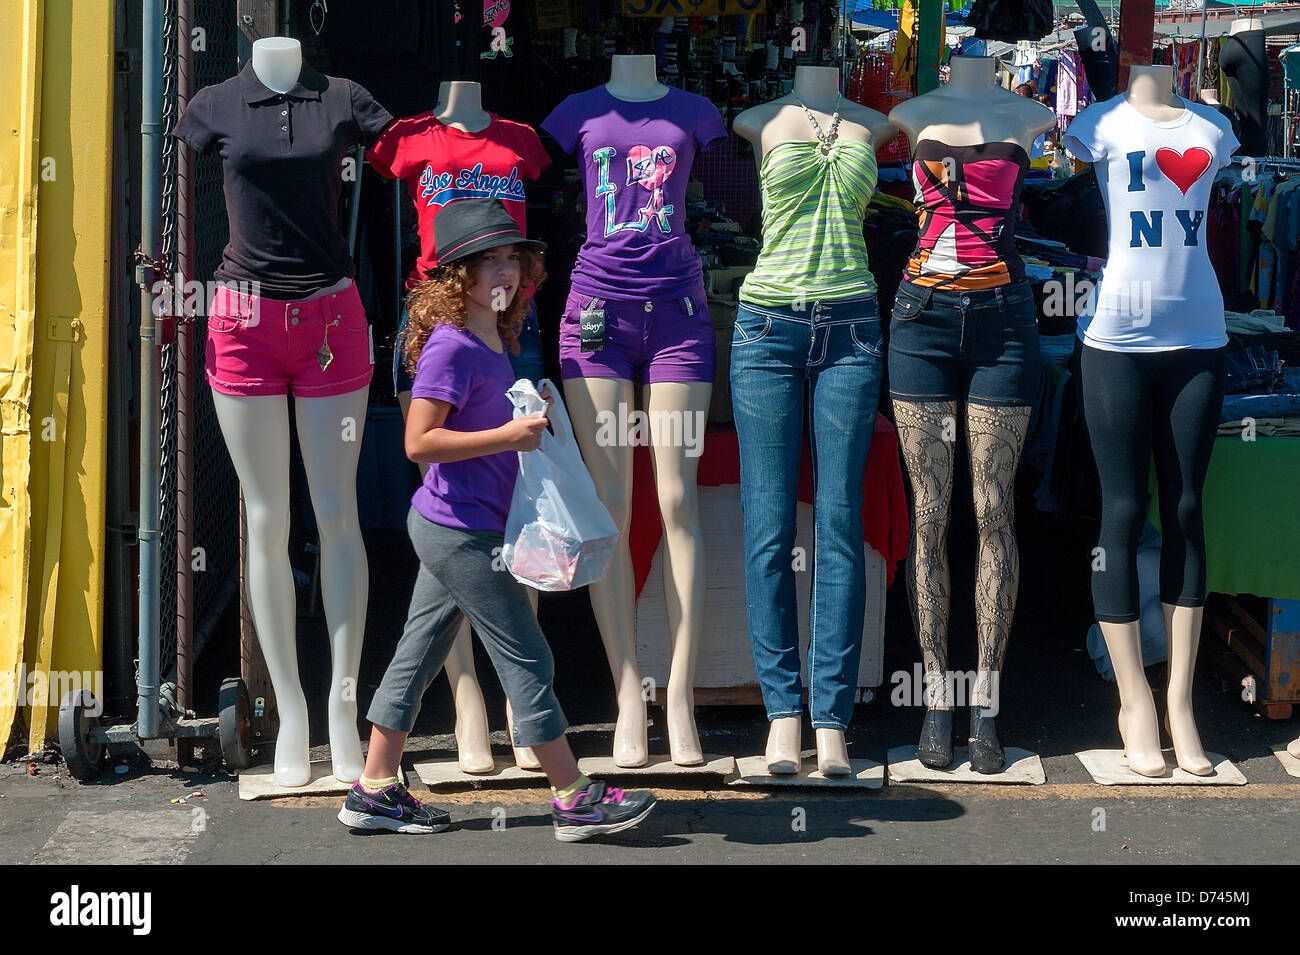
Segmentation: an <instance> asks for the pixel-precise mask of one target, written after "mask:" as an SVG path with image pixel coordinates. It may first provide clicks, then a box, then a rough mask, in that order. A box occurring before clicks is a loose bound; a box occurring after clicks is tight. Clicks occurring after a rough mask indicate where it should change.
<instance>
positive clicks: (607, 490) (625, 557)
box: [564, 378, 649, 767]
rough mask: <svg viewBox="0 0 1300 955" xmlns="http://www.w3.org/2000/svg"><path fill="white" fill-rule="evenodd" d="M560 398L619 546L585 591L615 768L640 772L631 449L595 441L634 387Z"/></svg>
mask: <svg viewBox="0 0 1300 955" xmlns="http://www.w3.org/2000/svg"><path fill="white" fill-rule="evenodd" d="M564 396H565V403H566V404H567V405H568V409H569V415H570V417H571V420H572V422H573V431H574V434H575V435H576V436H577V438H578V447H579V448H580V449H581V450H582V459H583V461H584V462H585V463H586V465H587V470H588V471H590V472H591V480H592V482H593V483H594V484H595V486H596V494H597V496H599V498H600V500H601V503H603V504H604V505H605V508H606V509H607V510H608V511H609V516H610V517H611V518H613V520H614V526H616V527H617V528H618V530H619V544H618V547H617V548H616V549H615V551H614V559H613V561H612V562H611V564H610V567H609V572H608V573H606V574H605V576H604V577H603V578H602V579H601V580H599V581H597V582H596V583H594V584H592V585H591V586H590V587H588V588H587V589H588V592H589V593H590V595H591V609H592V612H593V613H594V615H595V617H596V625H597V626H598V627H600V638H601V641H602V642H603V643H604V644H605V655H606V656H607V657H608V658H609V669H610V673H611V674H612V675H613V677H614V689H615V692H616V694H617V696H618V723H617V724H616V725H615V728H614V763H615V765H617V766H623V767H633V766H644V765H645V764H646V761H647V760H648V758H649V743H648V736H647V730H646V708H645V699H644V698H643V697H642V694H641V674H640V671H639V669H638V667H637V662H636V580H635V578H634V576H633V574H632V554H631V551H629V550H628V544H627V532H628V528H629V527H630V526H631V522H632V447H631V446H630V445H629V444H628V443H627V441H626V440H624V441H622V442H619V443H616V444H614V445H612V446H610V447H602V446H601V444H600V443H598V442H597V441H596V434H597V427H598V422H597V419H596V416H597V414H598V413H599V412H601V411H607V412H609V413H610V414H614V415H616V416H617V415H618V410H619V408H618V406H619V404H620V403H621V404H623V406H624V408H625V411H626V414H627V415H629V416H630V415H631V413H632V406H633V389H632V382H630V381H626V380H624V379H622V378H567V379H565V382H564ZM616 420H618V419H617V418H616Z"/></svg>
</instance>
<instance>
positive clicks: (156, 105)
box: [136, 0, 163, 739]
mask: <svg viewBox="0 0 1300 955" xmlns="http://www.w3.org/2000/svg"><path fill="white" fill-rule="evenodd" d="M142 4H143V19H142V28H143V30H144V36H143V43H142V44H141V50H142V56H141V70H140V100H141V110H140V137H141V138H140V246H141V249H142V251H143V253H144V258H145V259H146V260H147V261H145V262H139V263H137V264H136V283H137V284H138V285H139V287H140V530H139V541H140V633H139V644H140V646H139V651H140V660H139V664H138V672H137V674H136V699H137V706H138V709H139V723H138V725H137V727H136V732H137V734H138V735H139V736H140V738H141V739H153V738H155V737H157V735H158V381H159V368H158V345H157V333H158V323H157V321H156V319H155V318H154V313H153V293H152V289H151V285H152V282H153V278H154V274H155V273H154V266H153V263H154V262H156V261H157V259H158V226H159V221H160V218H161V216H160V214H159V213H160V210H159V206H158V200H159V186H160V177H161V173H162V164H161V160H162V153H161V148H160V147H161V142H160V139H161V136H162V29H163V18H162V0H142Z"/></svg>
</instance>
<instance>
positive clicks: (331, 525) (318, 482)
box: [212, 37, 369, 786]
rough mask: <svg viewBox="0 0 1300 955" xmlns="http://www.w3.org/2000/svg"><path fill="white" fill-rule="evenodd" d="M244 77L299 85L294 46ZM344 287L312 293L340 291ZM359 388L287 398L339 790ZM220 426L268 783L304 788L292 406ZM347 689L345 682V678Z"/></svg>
mask: <svg viewBox="0 0 1300 955" xmlns="http://www.w3.org/2000/svg"><path fill="white" fill-rule="evenodd" d="M252 66H253V72H254V73H256V74H257V78H258V79H259V80H260V81H261V82H262V83H263V85H265V86H266V87H267V88H268V89H271V90H274V91H275V92H277V93H284V92H287V91H288V90H290V89H292V88H293V86H294V84H295V83H297V82H298V75H299V73H300V72H301V71H302V47H301V46H300V45H299V43H298V41H297V40H293V39H289V38H286V37H270V38H267V39H262V40H257V41H255V42H254V43H253V57H252ZM351 281H352V280H351V279H343V280H341V281H340V282H339V283H337V284H336V285H335V286H332V287H331V288H328V289H324V290H323V291H321V292H319V293H317V294H318V296H319V295H326V294H329V293H330V292H333V291H337V290H338V289H339V288H346V287H347V286H348V285H349V284H351ZM368 396H369V389H368V388H359V389H357V390H356V391H353V392H350V393H348V394H345V395H337V396H334V397H328V398H295V399H294V410H295V413H296V418H297V424H298V441H299V444H300V445H301V447H302V458H303V464H304V466H305V468H306V471H307V483H308V485H309V487H310V490H311V502H312V509H313V510H314V511H315V514H316V522H317V525H318V530H319V532H320V544H321V598H322V600H323V601H324V604H325V619H326V621H327V623H328V627H329V634H330V656H331V677H330V693H329V738H330V756H331V759H332V762H333V770H334V775H335V776H336V777H337V778H338V779H340V780H342V781H344V782H354V781H355V780H357V779H359V778H360V777H361V770H362V767H363V760H362V758H361V741H360V738H359V737H358V735H357V704H356V693H355V687H356V681H357V671H358V669H359V667H360V665H361V640H362V636H363V633H364V630H365V620H366V597H367V594H368V591H369V576H368V569H367V568H368V565H367V563H366V551H365V546H364V545H363V543H362V540H361V525H360V522H359V520H358V518H357V491H356V473H357V459H358V456H359V454H360V450H361V442H360V441H345V440H342V437H341V436H342V433H343V429H342V427H341V422H343V421H344V420H346V419H351V420H352V421H354V422H355V421H363V420H365V414H366V401H367V398H368ZM212 400H213V403H214V405H215V407H216V412H217V420H218V422H219V423H220V425H221V433H222V435H223V436H224V437H225V440H226V446H227V447H228V448H229V450H230V457H231V459H232V460H233V462H234V465H235V472H236V473H237V474H238V475H239V483H240V486H241V487H242V489H243V492H244V503H245V506H246V510H247V514H248V566H247V569H246V573H245V587H246V588H247V591H248V598H249V603H250V605H251V607H252V612H253V622H254V625H255V626H256V628H257V639H258V643H259V644H260V646H261V648H262V655H263V656H264V657H265V658H266V667H267V670H268V671H269V674H270V677H271V685H272V686H273V687H274V689H275V697H276V705H277V707H278V709H279V715H280V733H279V737H278V738H277V739H276V745H275V781H276V782H277V783H279V784H280V785H281V786H303V785H306V783H307V782H308V780H309V779H310V775H311V773H310V765H309V761H308V729H307V700H306V697H305V696H304V695H303V692H302V684H301V683H300V682H299V678H298V654H297V615H296V609H295V600H294V585H293V576H292V574H291V572H290V569H289V557H288V553H287V546H288V539H289V410H288V399H287V397H285V396H282V395H277V396H261V397H234V396H232V395H225V394H220V393H218V392H215V391H214V392H213V394H212ZM349 681H350V682H349Z"/></svg>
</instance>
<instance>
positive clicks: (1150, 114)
mask: <svg viewBox="0 0 1300 955" xmlns="http://www.w3.org/2000/svg"><path fill="white" fill-rule="evenodd" d="M1125 99H1126V100H1127V101H1128V103H1129V104H1130V105H1131V106H1132V107H1133V108H1134V109H1136V110H1137V111H1138V112H1140V113H1141V114H1142V115H1143V116H1146V117H1147V118H1148V119H1152V120H1155V121H1156V122H1162V123H1163V122H1169V121H1171V120H1174V119H1177V118H1178V116H1179V114H1181V113H1182V112H1183V110H1184V109H1186V106H1185V105H1183V101H1182V99H1181V98H1180V97H1177V96H1175V95H1174V71H1173V67H1169V66H1133V67H1131V68H1130V71H1129V85H1128V92H1127V93H1126V94H1125ZM1173 104H1177V105H1173ZM1104 506H1105V504H1104V502H1103V507H1104ZM1161 606H1162V608H1163V610H1164V616H1165V633H1166V634H1167V635H1168V641H1169V688H1168V693H1167V700H1168V713H1167V714H1166V718H1165V728H1166V729H1167V730H1168V731H1169V735H1170V736H1171V737H1172V738H1173V743H1174V754H1175V756H1176V757H1177V760H1178V766H1179V768H1181V769H1183V770H1186V771H1187V772H1189V773H1192V774H1194V775H1196V776H1208V775H1210V774H1212V773H1213V772H1214V767H1213V766H1212V765H1211V764H1210V761H1209V759H1208V758H1207V757H1206V755H1205V750H1204V749H1202V747H1201V738H1200V735H1199V734H1198V733H1197V730H1196V721H1195V719H1194V717H1193V715H1192V678H1193V676H1194V674H1195V671H1196V650H1197V647H1198V645H1199V644H1200V639H1201V617H1202V615H1203V612H1204V608H1203V607H1178V606H1174V605H1172V604H1162V605H1161ZM1099 626H1100V627H1101V633H1102V636H1103V637H1104V638H1105V640H1106V649H1107V650H1108V651H1109V652H1110V659H1111V663H1112V665H1113V666H1114V668H1115V682H1116V684H1117V686H1118V687H1119V732H1120V738H1121V739H1122V740H1123V742H1124V756H1125V758H1126V759H1127V760H1128V765H1129V769H1131V770H1133V772H1135V773H1138V774H1139V775H1142V776H1163V775H1164V772H1165V758H1164V755H1163V754H1162V753H1161V751H1160V727H1159V725H1158V723H1157V720H1156V705H1155V700H1154V698H1153V697H1152V695H1151V687H1150V685H1149V684H1148V683H1147V678H1146V673H1145V671H1144V670H1143V667H1142V635H1141V632H1140V630H1139V623H1138V622H1134V623H1106V622H1099Z"/></svg>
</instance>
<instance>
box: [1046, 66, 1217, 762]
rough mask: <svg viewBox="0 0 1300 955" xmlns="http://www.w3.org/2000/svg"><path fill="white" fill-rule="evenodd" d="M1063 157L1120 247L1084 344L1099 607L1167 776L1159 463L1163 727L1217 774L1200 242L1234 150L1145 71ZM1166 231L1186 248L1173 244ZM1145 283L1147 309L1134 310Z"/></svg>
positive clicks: (1211, 361)
mask: <svg viewBox="0 0 1300 955" xmlns="http://www.w3.org/2000/svg"><path fill="white" fill-rule="evenodd" d="M1065 146H1066V148H1067V149H1069V150H1070V152H1071V153H1073V154H1074V155H1076V156H1078V157H1079V158H1080V159H1083V160H1084V161H1086V162H1092V163H1093V164H1094V169H1095V170H1096V172H1097V178H1098V182H1099V184H1100V185H1101V190H1102V195H1103V198H1104V199H1105V201H1106V210H1107V219H1108V222H1109V224H1110V247H1109V254H1108V257H1107V262H1106V265H1105V267H1104V268H1103V270H1102V274H1101V280H1100V282H1099V283H1098V286H1097V288H1096V291H1095V293H1094V295H1093V297H1092V299H1093V300H1092V303H1091V305H1090V309H1089V311H1088V312H1087V313H1086V314H1084V315H1081V316H1080V317H1079V336H1080V337H1081V338H1082V339H1083V352H1082V381H1083V395H1084V408H1085V417H1086V419H1087V423H1088V431H1089V436H1090V438H1091V442H1092V448H1093V454H1094V457H1095V458H1096V461H1097V468H1098V474H1099V476H1100V479H1101V492H1102V518H1101V532H1100V538H1099V545H1098V546H1099V549H1100V552H1101V553H1103V554H1104V555H1105V561H1104V565H1096V564H1094V567H1093V580H1092V589H1093V604H1094V607H1095V610H1096V614H1097V619H1098V624H1099V626H1100V628H1101V632H1102V636H1103V637H1104V639H1105V641H1106V647H1107V650H1108V651H1109V653H1110V658H1111V662H1112V664H1113V666H1114V670H1115V677H1116V683H1117V685H1118V689H1119V696H1120V709H1119V716H1118V721H1119V732H1120V738H1121V740H1122V741H1123V745H1124V754H1125V757H1126V759H1127V765H1128V768H1129V769H1130V770H1132V771H1133V772H1134V773H1137V774H1139V775H1142V776H1150V777H1160V776H1163V775H1164V774H1165V759H1164V756H1163V754H1162V752H1161V748H1160V729H1159V725H1158V722H1157V717H1156V708H1155V702H1154V699H1153V697H1152V694H1151V688H1150V686H1149V685H1148V683H1147V680H1146V674H1145V672H1144V670H1143V666H1142V650H1141V636H1140V632H1139V623H1138V613H1137V610H1138V607H1137V571H1136V548H1135V547H1134V546H1133V545H1132V544H1130V543H1129V542H1130V541H1134V542H1135V541H1137V539H1138V536H1139V533H1138V532H1139V530H1140V528H1141V525H1142V522H1143V521H1144V520H1145V513H1146V505H1145V504H1144V503H1143V502H1145V500H1146V494H1147V481H1148V476H1147V475H1148V464H1147V462H1148V461H1149V460H1150V459H1151V455H1152V452H1153V451H1154V453H1155V463H1156V476H1157V484H1158V487H1159V496H1160V510H1161V526H1162V528H1163V531H1164V533H1163V538H1162V544H1161V562H1160V592H1161V597H1160V600H1161V604H1162V606H1163V610H1164V617H1165V631H1166V635H1167V641H1168V659H1169V689H1168V698H1167V701H1168V713H1167V714H1166V718H1165V727H1166V729H1167V730H1168V732H1169V733H1170V735H1171V737H1172V739H1173V744H1174V752H1175V754H1176V758H1177V762H1178V766H1179V767H1180V768H1181V769H1182V770H1184V771H1185V772H1187V773H1191V774H1193V775H1196V776H1209V775H1211V774H1213V773H1214V771H1215V770H1214V765H1213V764H1212V763H1211V761H1210V759H1209V758H1208V757H1207V756H1206V754H1205V751H1204V749H1203V748H1202V746H1201V741H1200V736H1199V734H1198V732H1197V728H1196V723H1195V720H1194V718H1193V714H1192V677H1193V673H1194V671H1195V666H1196V652H1197V647H1198V644H1199V642H1200V635H1201V618H1202V615H1203V612H1204V602H1205V540H1204V530H1203V526H1202V521H1201V493H1202V487H1203V485H1204V481H1205V473H1206V470H1207V469H1208V466H1209V459H1210V454H1211V452H1212V450H1213V446H1214V435H1215V428H1216V426H1217V423H1218V418H1219V408H1220V405H1221V404H1222V398H1223V382H1224V350H1225V346H1226V344H1227V335H1226V333H1225V330H1224V320H1223V299H1222V296H1221V294H1220V291H1219V287H1218V282H1217V280H1216V278H1215V276H1214V273H1213V269H1212V268H1211V266H1210V262H1209V257H1208V255H1207V253H1206V250H1205V246H1204V244H1203V243H1202V242H1201V239H1200V228H1199V227H1200V223H1201V221H1202V219H1203V217H1204V215H1205V210H1206V209H1207V207H1208V205H1209V199H1210V192H1211V189H1212V184H1213V178H1214V176H1213V173H1214V170H1216V169H1218V168H1220V167H1222V166H1225V165H1227V164H1228V163H1229V162H1230V157H1231V154H1232V152H1233V150H1234V149H1236V147H1237V139H1236V137H1235V136H1234V135H1233V133H1232V130H1231V128H1230V126H1229V124H1228V121H1227V119H1226V118H1224V117H1223V116H1222V115H1220V114H1219V113H1218V112H1217V111H1215V110H1214V109H1212V108H1211V107H1209V106H1205V105H1202V104H1199V103H1193V102H1191V101H1190V100H1186V99H1183V98H1182V97H1180V96H1176V95H1174V92H1173V69H1172V68H1171V67H1168V66H1134V67H1132V69H1131V71H1130V76H1129V86H1128V90H1127V91H1126V92H1125V93H1123V94H1120V95H1118V96H1115V97H1113V98H1112V99H1110V100H1107V101H1105V102H1103V103H1097V104H1094V105H1092V106H1090V107H1088V108H1087V109H1086V110H1084V111H1083V112H1082V113H1080V114H1079V116H1078V117H1076V118H1075V120H1074V122H1073V123H1072V124H1071V125H1070V128H1069V130H1068V131H1067V134H1066V137H1065ZM1161 223H1168V225H1169V228H1171V229H1173V230H1174V235H1175V236H1177V237H1178V238H1177V239H1174V238H1172V237H1170V236H1168V235H1165V236H1162V235H1161V228H1160V224H1161ZM1135 283H1137V284H1138V285H1139V287H1141V288H1143V289H1146V290H1147V291H1146V292H1145V296H1146V302H1147V305H1146V307H1145V308H1144V309H1142V310H1138V309H1135V308H1134V307H1133V306H1132V305H1131V304H1130V299H1131V289H1132V288H1133V287H1134V284H1135Z"/></svg>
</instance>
